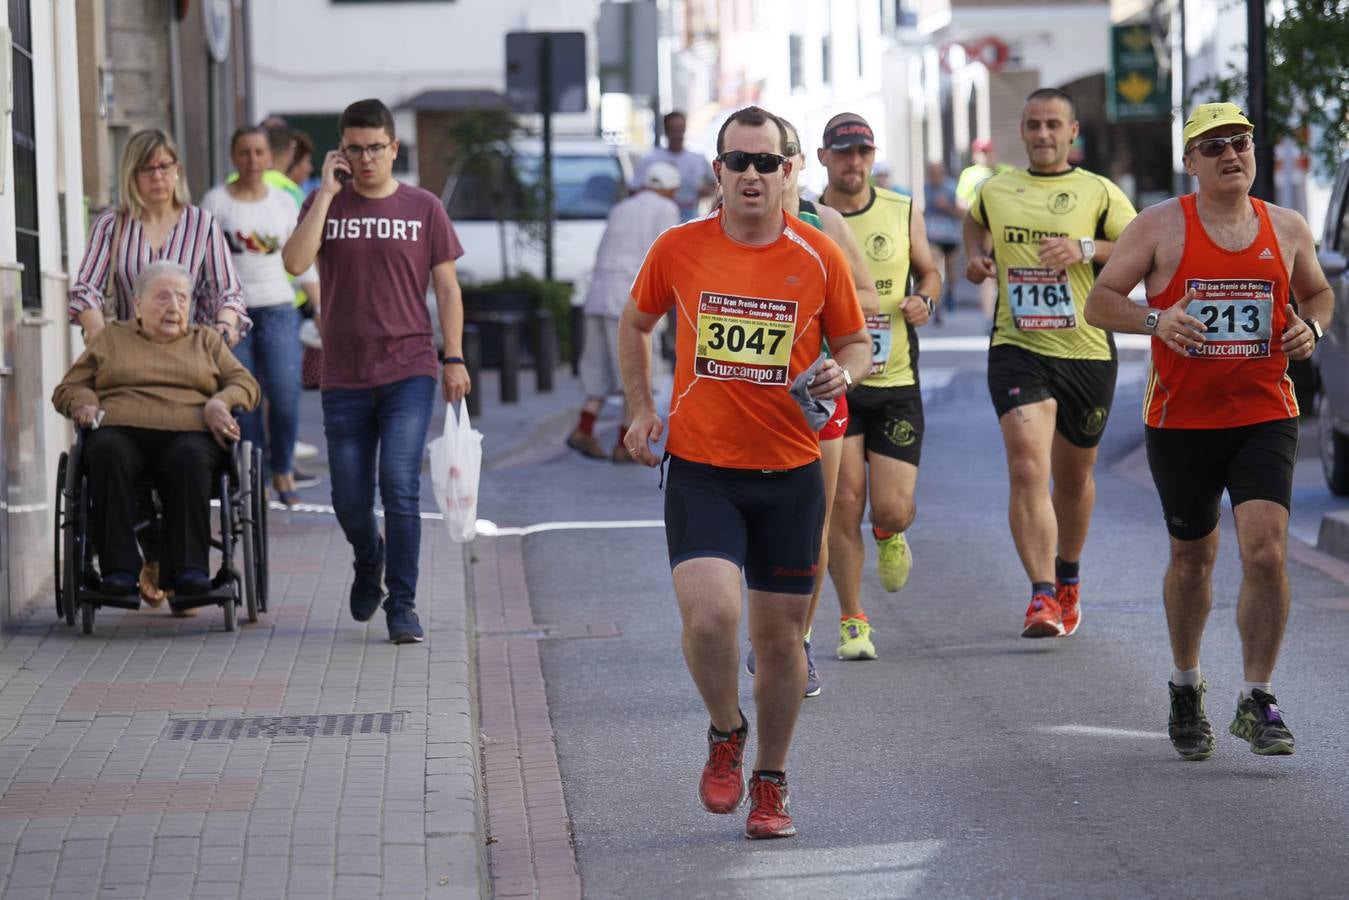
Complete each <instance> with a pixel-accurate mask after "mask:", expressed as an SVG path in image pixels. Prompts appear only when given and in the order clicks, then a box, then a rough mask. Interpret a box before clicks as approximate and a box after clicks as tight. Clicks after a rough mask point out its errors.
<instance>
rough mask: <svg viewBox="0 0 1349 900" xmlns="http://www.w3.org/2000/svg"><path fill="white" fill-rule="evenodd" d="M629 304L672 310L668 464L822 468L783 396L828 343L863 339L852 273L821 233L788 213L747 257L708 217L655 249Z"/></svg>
mask: <svg viewBox="0 0 1349 900" xmlns="http://www.w3.org/2000/svg"><path fill="white" fill-rule="evenodd" d="M632 296H633V299H634V300H635V301H636V303H637V308H638V309H639V310H641V311H642V312H644V313H648V314H650V315H662V314H664V313H665V312H666V311H668V310H669V309H670V308H671V307H672V306H677V307H678V310H679V312H678V316H677V325H676V329H675V376H674V397H673V399H672V400H671V401H670V433H669V438H668V440H667V442H666V449H667V450H669V452H670V453H671V454H673V455H674V456H678V457H679V458H681V459H686V460H690V461H692V462H700V463H707V464H708V465H713V466H721V467H723V468H728V469H794V468H796V467H798V466H804V465H807V464H809V463H810V462H812V461H813V460H816V459H818V458H819V456H820V442H819V437H818V436H817V435H816V433H815V432H814V431H812V430H811V428H810V426H809V425H808V424H807V423H806V418H805V415H804V414H803V413H802V412H801V407H800V406H798V405H797V403H796V401H795V400H793V399H792V397H791V395H790V394H789V393H788V389H789V388H790V387H791V384H792V379H794V378H795V377H796V376H797V375H798V374H800V373H801V372H803V371H804V370H806V369H808V368H809V367H810V365H811V363H813V362H814V361H815V359H816V357H818V356H819V355H820V348H821V342H822V339H823V338H826V337H827V338H831V339H834V338H840V337H843V336H844V335H848V334H853V333H856V332H858V331H861V330H862V329H863V327H865V326H864V322H863V319H862V308H861V306H859V305H858V302H857V292H856V291H855V290H854V288H853V283H852V275H851V273H850V271H849V269H848V262H847V260H846V259H845V257H844V256H843V251H842V250H840V249H839V248H838V247H837V246H836V245H835V244H834V242H833V241H831V240H830V239H829V238H828V237H826V236H825V235H824V233H823V232H821V231H819V230H817V229H815V228H812V227H810V226H809V225H807V224H805V223H804V222H802V221H801V220H800V219H798V218H796V217H794V216H791V215H788V214H786V213H784V214H783V230H782V234H781V235H780V236H779V237H778V239H777V240H775V241H773V243H771V244H765V245H763V246H750V245H748V244H742V243H740V242H738V241H735V240H733V239H731V238H730V237H728V236H727V235H726V233H725V232H724V231H723V230H722V221H721V212H720V211H717V212H714V213H712V214H711V215H709V216H707V217H705V218H702V219H695V220H693V221H692V222H687V223H685V224H683V225H680V226H678V227H675V228H671V229H669V230H668V231H666V232H665V233H664V234H662V235H661V236H660V237H659V238H657V239H656V242H655V243H654V244H652V245H651V250H650V251H649V252H648V253H647V256H646V261H645V262H643V263H642V268H641V271H640V272H638V273H637V280H636V281H635V282H634V283H633V286H632Z"/></svg>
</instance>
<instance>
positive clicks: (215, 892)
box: [192, 881, 240, 898]
mask: <svg viewBox="0 0 1349 900" xmlns="http://www.w3.org/2000/svg"><path fill="white" fill-rule="evenodd" d="M239 892H240V885H239V883H238V882H237V881H199V882H197V884H196V886H195V887H193V889H192V896H193V897H194V898H195V897H238V896H240V893H239Z"/></svg>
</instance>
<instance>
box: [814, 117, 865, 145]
mask: <svg viewBox="0 0 1349 900" xmlns="http://www.w3.org/2000/svg"><path fill="white" fill-rule="evenodd" d="M830 122H831V124H830V126H829V127H828V128H826V129H825V130H824V146H825V149H826V150H846V149H847V148H849V147H870V148H872V149H873V150H874V149H876V133H875V132H874V131H872V130H871V126H870V125H868V124H867V120H866V119H864V118H862V117H861V116H859V115H857V114H856V113H843V114H841V115H838V116H835V117H834V118H833V119H831V120H830Z"/></svg>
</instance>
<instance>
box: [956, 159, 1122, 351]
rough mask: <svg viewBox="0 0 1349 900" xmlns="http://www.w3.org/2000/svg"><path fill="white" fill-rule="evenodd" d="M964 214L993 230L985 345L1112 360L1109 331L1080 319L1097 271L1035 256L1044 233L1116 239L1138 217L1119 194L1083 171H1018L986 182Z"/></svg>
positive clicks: (1113, 347) (1084, 265) (1106, 183)
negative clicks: (994, 298)
mask: <svg viewBox="0 0 1349 900" xmlns="http://www.w3.org/2000/svg"><path fill="white" fill-rule="evenodd" d="M970 215H971V216H972V217H973V218H974V221H976V222H978V223H979V224H980V225H983V226H984V227H985V228H987V229H988V230H989V232H990V233H991V234H992V235H993V258H994V259H995V260H997V263H998V305H997V310H996V311H995V312H994V314H993V342H992V346H995V347H996V346H999V345H1001V344H1011V345H1013V346H1017V347H1022V348H1024V349H1026V350H1030V351H1032V352H1033V353H1039V354H1041V355H1043V356H1054V357H1059V358H1061V359H1099V360H1109V359H1114V357H1115V345H1114V340H1113V339H1112V338H1111V336H1110V335H1109V334H1108V333H1106V332H1104V331H1102V330H1101V329H1099V328H1097V327H1095V326H1094V325H1089V324H1087V320H1086V319H1084V318H1083V317H1082V307H1083V305H1084V304H1085V303H1086V302H1087V294H1089V293H1091V286H1092V284H1093V283H1095V281H1096V269H1095V268H1094V267H1093V266H1092V265H1091V264H1090V263H1085V262H1082V263H1077V264H1076V265H1073V266H1070V267H1069V268H1068V271H1067V272H1064V271H1063V270H1062V269H1054V268H1049V267H1045V266H1044V265H1042V264H1041V262H1040V259H1039V255H1038V254H1039V252H1040V242H1041V241H1042V240H1044V239H1045V238H1049V237H1065V238H1071V239H1072V240H1077V239H1078V238H1083V237H1090V238H1095V239H1097V240H1107V241H1115V240H1118V239H1119V236H1120V234H1121V233H1122V232H1123V231H1124V228H1125V226H1127V225H1128V224H1129V223H1130V222H1132V221H1133V218H1134V216H1135V215H1137V213H1135V212H1134V207H1133V204H1132V203H1130V202H1129V198H1128V197H1126V196H1124V192H1123V191H1121V190H1120V189H1119V188H1117V187H1116V186H1115V185H1114V184H1112V183H1110V182H1109V181H1107V180H1106V179H1104V178H1102V177H1101V176H1099V175H1096V174H1093V173H1091V172H1088V171H1086V170H1085V169H1069V170H1068V171H1066V172H1060V173H1056V174H1053V175H1040V174H1036V173H1033V172H1029V171H1027V170H1025V169H1017V170H1015V171H1012V172H1000V173H998V174H996V175H994V176H992V177H991V178H989V179H988V180H987V181H985V182H984V183H983V186H982V187H980V188H979V198H978V200H977V201H976V202H975V205H974V206H973V207H972V208H971V209H970Z"/></svg>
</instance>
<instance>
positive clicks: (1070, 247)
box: [1040, 237, 1115, 269]
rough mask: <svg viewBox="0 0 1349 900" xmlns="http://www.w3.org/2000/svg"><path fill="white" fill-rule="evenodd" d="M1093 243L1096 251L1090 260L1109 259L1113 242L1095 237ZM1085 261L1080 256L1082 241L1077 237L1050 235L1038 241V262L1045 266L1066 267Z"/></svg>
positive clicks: (1098, 261)
mask: <svg viewBox="0 0 1349 900" xmlns="http://www.w3.org/2000/svg"><path fill="white" fill-rule="evenodd" d="M1094 243H1095V245H1096V252H1095V253H1094V254H1092V257H1091V261H1092V262H1095V263H1101V264H1105V263H1106V262H1108V261H1109V260H1110V254H1112V253H1114V252H1115V242H1114V241H1107V240H1106V239H1105V238H1096V239H1095V241H1094ZM1085 261H1086V260H1085V258H1084V257H1083V256H1082V242H1081V241H1080V240H1078V239H1077V238H1074V237H1066V238H1059V237H1051V238H1045V239H1044V240H1042V241H1041V242H1040V262H1042V263H1044V264H1045V265H1047V266H1055V267H1057V268H1060V269H1066V268H1068V267H1069V266H1073V265H1076V264H1078V263H1080V262H1085Z"/></svg>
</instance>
